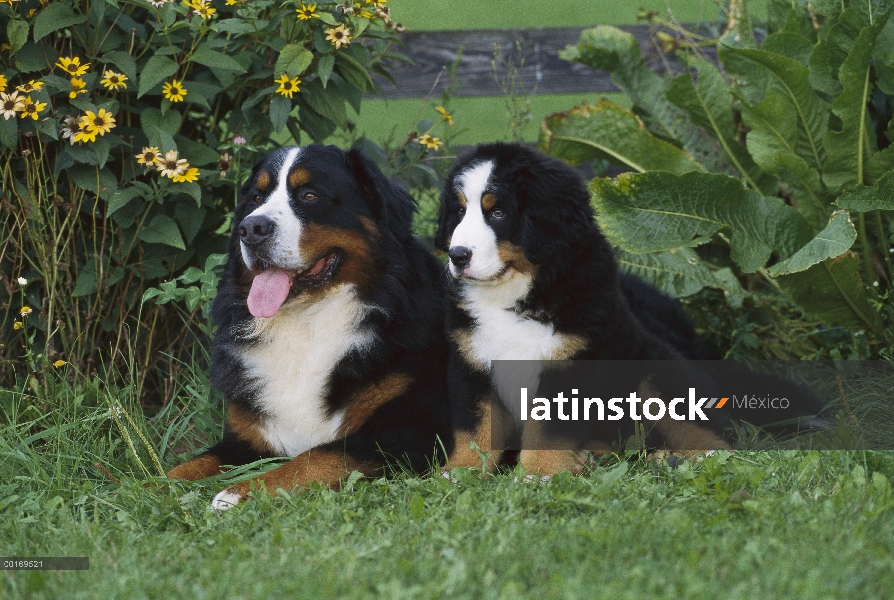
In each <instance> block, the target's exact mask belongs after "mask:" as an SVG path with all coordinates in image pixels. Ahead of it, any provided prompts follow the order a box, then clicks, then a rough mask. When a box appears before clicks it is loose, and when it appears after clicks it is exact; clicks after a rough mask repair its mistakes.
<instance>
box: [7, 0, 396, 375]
mask: <svg viewBox="0 0 894 600" xmlns="http://www.w3.org/2000/svg"><path fill="white" fill-rule="evenodd" d="M401 29H402V28H401V27H400V25H399V24H396V23H394V22H393V21H392V19H391V13H390V10H389V9H388V8H387V6H386V3H385V0H381V1H373V0H360V1H358V2H355V3H351V2H345V3H343V4H338V5H336V4H335V3H320V4H315V3H307V4H305V3H302V2H281V1H274V0H186V1H182V2H181V1H171V0H84V1H82V2H71V1H67V0H62V1H59V2H49V3H48V2H46V1H44V0H41V1H40V2H38V1H37V0H20V1H14V2H6V3H0V43H2V47H0V93H2V95H0V109H2V114H0V182H2V188H0V189H2V192H0V212H2V213H3V217H2V218H0V221H2V222H0V240H2V242H0V244H2V245H0V272H2V273H3V276H0V280H2V281H0V283H2V284H3V285H0V306H2V307H3V309H2V311H0V317H2V322H0V330H2V331H3V336H2V337H3V340H4V344H3V346H2V348H0V353H2V356H0V359H2V360H0V367H4V366H5V367H6V368H0V382H2V381H3V379H4V376H8V375H9V374H10V370H9V369H8V367H9V365H16V364H20V363H18V362H17V361H18V358H19V356H21V348H22V344H21V343H17V341H18V342H21V341H24V342H26V343H27V345H28V346H29V347H30V348H35V347H36V348H42V349H43V350H42V352H38V353H36V354H34V356H36V357H37V358H38V360H34V361H30V366H31V368H32V370H34V369H38V370H39V369H40V368H47V365H48V364H49V363H52V362H59V361H61V360H63V359H64V360H65V361H67V362H69V363H70V364H73V365H75V366H77V367H80V368H83V369H85V370H86V369H90V370H92V369H94V368H96V367H97V366H98V364H99V362H100V361H102V360H108V358H109V356H108V354H106V355H105V358H103V357H101V352H102V351H104V350H105V351H107V352H108V351H110V352H111V357H112V359H113V360H114V359H116V358H117V356H118V355H119V354H120V352H121V351H122V350H123V349H124V348H125V347H126V345H128V344H130V345H131V347H132V348H135V349H137V350H138V354H139V357H138V358H139V360H140V361H141V364H142V365H143V366H144V367H151V366H152V365H153V364H155V362H156V359H157V358H158V357H159V351H164V352H168V353H177V352H179V351H182V349H183V348H185V347H188V343H186V344H184V342H188V341H189V339H190V331H191V328H190V326H189V323H186V324H184V322H183V320H182V316H184V315H180V316H178V315H177V313H176V312H175V311H172V310H168V309H166V308H164V307H161V306H157V305H155V304H150V305H147V306H145V307H144V308H143V310H144V313H145V314H143V315H142V318H140V319H138V318H137V312H138V311H139V310H140V301H141V298H142V297H143V293H144V291H145V290H146V289H147V288H148V287H150V286H157V285H159V283H160V282H162V281H166V280H172V279H174V278H175V277H178V276H179V277H180V278H181V279H180V281H181V282H183V283H190V282H195V281H197V280H196V276H193V274H194V273H195V272H200V273H203V274H204V275H203V277H204V278H202V279H201V283H202V288H201V290H199V291H197V292H196V293H195V294H193V296H196V294H198V295H197V296H196V297H195V298H193V296H188V297H187V298H186V299H187V300H189V301H188V302H186V308H187V314H186V315H185V316H186V318H187V321H188V320H189V318H191V315H190V314H189V311H193V312H195V310H196V309H197V307H198V305H199V304H201V303H202V301H203V300H207V298H205V296H207V295H208V294H213V288H214V285H213V284H214V281H213V269H214V268H215V265H217V264H218V263H219V261H218V260H217V259H215V258H210V259H209V257H212V256H213V255H214V254H215V253H219V252H223V251H225V247H226V242H225V241H226V236H227V235H228V231H229V228H230V224H229V223H228V222H226V220H225V219H226V215H227V214H229V213H230V212H231V211H232V208H233V206H234V205H235V204H234V203H235V189H236V187H237V186H238V184H240V183H241V181H242V179H244V177H245V175H246V173H247V167H248V166H249V165H250V164H251V162H252V161H253V160H254V159H255V154H256V153H258V152H262V151H265V150H267V149H270V148H272V147H274V146H276V145H278V144H282V143H288V142H292V143H299V142H303V143H307V142H309V141H317V140H322V139H324V138H326V137H327V136H329V135H331V134H332V133H333V132H335V131H337V130H348V129H350V128H351V126H352V124H351V122H350V120H349V113H348V111H347V107H348V106H351V107H353V109H354V110H355V111H359V108H360V102H361V99H362V97H363V96H364V95H365V94H366V93H370V92H372V93H376V92H379V88H378V85H377V84H376V82H375V80H373V79H372V78H371V74H372V73H379V74H381V75H384V76H386V77H388V67H389V61H390V60H393V59H395V58H397V59H400V58H401V57H400V55H397V54H395V53H393V52H391V50H390V48H391V44H392V42H393V41H394V39H395V37H394V36H395V33H396V32H398V31H399V30H401ZM200 267H204V271H199V270H198V269H199V268H200ZM184 278H185V279H184ZM23 282H24V283H23ZM206 288H207V289H206ZM20 291H21V292H22V293H23V296H22V297H23V299H24V300H23V301H22V302H21V304H26V305H27V306H28V308H30V309H31V312H29V313H27V314H22V313H21V308H22V307H21V306H20V300H19V297H20V296H19V293H20ZM192 300H196V301H192ZM26 334H27V337H25V336H26ZM136 341H139V343H134V342H136ZM146 371H147V369H145V368H144V370H143V372H144V374H145V372H146Z"/></svg>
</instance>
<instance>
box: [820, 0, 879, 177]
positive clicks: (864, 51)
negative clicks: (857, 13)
mask: <svg viewBox="0 0 894 600" xmlns="http://www.w3.org/2000/svg"><path fill="white" fill-rule="evenodd" d="M887 21H888V13H885V14H883V15H879V16H877V17H876V19H875V23H874V24H872V25H869V26H867V27H864V28H863V29H862V30H861V31H860V34H859V35H858V36H857V39H856V41H855V42H854V45H853V49H852V50H851V51H850V53H849V54H848V56H847V58H846V59H845V61H844V62H843V63H842V65H841V68H840V69H839V71H838V80H839V81H840V82H841V93H840V94H839V95H838V97H837V98H835V101H834V102H832V112H833V113H835V115H837V116H838V118H839V119H840V120H841V130H840V131H829V133H828V134H827V135H826V139H825V147H826V152H827V154H828V160H827V161H826V164H825V166H824V169H823V182H824V183H825V184H826V185H827V186H828V187H829V189H831V190H832V191H833V192H834V191H838V190H841V189H843V188H845V187H849V186H853V185H859V184H863V183H865V182H866V179H867V174H866V168H867V163H868V160H869V157H870V154H871V153H872V151H873V149H874V148H876V147H877V146H876V139H875V132H874V130H873V128H872V123H871V121H870V117H869V106H868V103H869V97H870V95H871V94H872V90H873V87H874V85H873V82H872V50H873V46H874V44H875V39H876V37H878V34H879V32H880V31H881V30H882V28H883V27H884V26H885V23H887Z"/></svg>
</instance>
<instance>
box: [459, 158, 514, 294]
mask: <svg viewBox="0 0 894 600" xmlns="http://www.w3.org/2000/svg"><path fill="white" fill-rule="evenodd" d="M493 170H494V163H493V161H490V160H489V161H487V162H483V163H479V164H477V165H475V166H474V167H472V168H471V169H469V170H468V171H464V172H463V173H461V174H460V175H458V176H457V178H456V179H457V181H458V183H459V188H458V189H459V190H460V191H461V192H462V193H463V196H465V197H466V214H465V215H463V218H462V220H460V222H459V225H457V226H456V229H454V230H453V235H452V236H451V238H450V246H451V247H453V246H463V247H465V248H469V249H470V250H471V251H472V261H471V262H470V263H469V266H468V267H466V270H465V273H466V275H468V276H469V277H474V278H475V279H488V278H490V277H493V276H494V275H496V274H497V273H499V272H500V270H501V269H502V268H503V263H502V261H500V257H499V255H498V254H497V235H496V234H495V233H494V230H493V229H491V228H490V226H489V225H488V224H487V221H486V220H485V216H484V211H483V210H482V209H481V197H482V196H483V195H484V190H485V189H487V182H488V180H489V179H490V176H491V173H492V172H493ZM450 272H451V273H452V274H453V276H454V277H458V276H459V275H460V271H459V269H457V268H456V266H455V265H454V264H453V263H450Z"/></svg>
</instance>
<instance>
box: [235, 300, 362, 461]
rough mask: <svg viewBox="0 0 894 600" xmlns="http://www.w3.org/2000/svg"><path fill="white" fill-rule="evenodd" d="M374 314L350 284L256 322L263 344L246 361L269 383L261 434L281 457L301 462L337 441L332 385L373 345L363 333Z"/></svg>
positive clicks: (263, 393)
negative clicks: (339, 369) (335, 374)
mask: <svg viewBox="0 0 894 600" xmlns="http://www.w3.org/2000/svg"><path fill="white" fill-rule="evenodd" d="M368 310H369V308H368V307H366V306H364V305H363V304H362V303H361V302H360V301H359V300H358V299H357V296H356V293H355V290H354V286H353V285H347V284H344V285H339V286H336V287H333V288H332V289H331V290H329V291H328V292H327V293H326V295H325V296H324V297H323V298H321V299H319V300H317V301H315V302H308V301H306V300H305V299H304V298H303V297H302V296H299V297H298V298H295V299H294V300H292V301H291V302H289V303H287V304H285V305H284V306H283V307H282V308H281V309H280V311H279V312H278V313H276V315H274V316H273V317H271V318H269V319H254V328H255V329H254V330H253V331H252V332H251V335H252V336H257V337H258V343H257V344H255V345H254V346H252V347H250V348H249V349H248V350H246V351H244V352H243V353H242V360H243V362H244V364H245V366H246V368H247V371H248V375H249V376H250V377H253V378H256V379H257V381H259V382H263V387H262V388H261V390H260V392H259V394H258V407H259V408H260V409H261V410H262V411H263V412H264V413H265V414H266V415H268V417H267V418H266V419H264V425H263V426H262V427H261V433H262V435H263V436H264V439H265V440H267V442H268V443H269V444H270V445H271V446H272V447H273V448H274V449H275V450H276V451H277V452H278V453H280V454H282V455H284V456H297V455H298V454H301V453H302V452H305V451H306V450H309V449H311V448H313V447H314V446H318V445H320V444H324V443H326V442H331V441H333V440H334V439H336V432H337V431H338V428H339V426H340V425H341V422H342V419H343V414H341V413H336V414H335V415H333V416H332V417H329V416H327V414H326V410H325V400H324V398H325V396H326V393H327V388H326V384H327V381H328V379H329V375H330V373H331V372H332V368H333V367H334V366H335V365H336V363H337V362H338V361H339V360H340V359H341V358H342V357H343V356H344V355H345V354H347V353H348V352H349V351H351V350H355V349H359V350H364V349H366V348H368V347H369V346H370V345H371V342H372V340H373V336H372V334H371V333H370V332H366V331H362V330H361V329H360V322H361V320H362V319H363V317H364V316H365V315H366V313H367V312H368Z"/></svg>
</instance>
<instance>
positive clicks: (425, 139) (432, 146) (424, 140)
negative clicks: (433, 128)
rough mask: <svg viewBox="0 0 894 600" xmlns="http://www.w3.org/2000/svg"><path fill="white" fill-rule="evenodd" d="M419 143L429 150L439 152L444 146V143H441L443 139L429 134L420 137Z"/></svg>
mask: <svg viewBox="0 0 894 600" xmlns="http://www.w3.org/2000/svg"><path fill="white" fill-rule="evenodd" d="M417 141H418V142H419V143H420V144H422V145H423V146H425V147H426V148H428V149H429V150H437V149H438V148H440V147H441V146H443V145H444V142H442V141H441V138H436V137H432V136H430V135H428V134H427V133H426V134H424V135H420V136H419V139H418V140H417Z"/></svg>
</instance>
